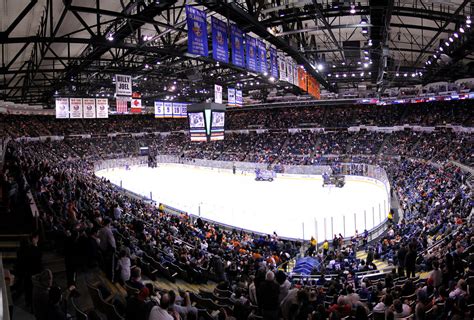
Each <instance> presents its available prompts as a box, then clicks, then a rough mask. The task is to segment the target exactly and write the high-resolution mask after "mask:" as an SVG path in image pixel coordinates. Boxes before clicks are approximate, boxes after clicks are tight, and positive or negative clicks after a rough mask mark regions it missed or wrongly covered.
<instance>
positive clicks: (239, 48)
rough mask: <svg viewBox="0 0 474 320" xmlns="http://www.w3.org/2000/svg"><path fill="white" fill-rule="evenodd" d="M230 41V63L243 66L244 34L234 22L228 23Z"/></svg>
mask: <svg viewBox="0 0 474 320" xmlns="http://www.w3.org/2000/svg"><path fill="white" fill-rule="evenodd" d="M230 41H231V44H232V63H233V64H234V65H236V66H238V67H242V68H244V67H245V60H244V59H245V57H244V34H243V33H242V31H241V30H240V29H239V28H238V27H237V26H236V25H235V24H231V25H230Z"/></svg>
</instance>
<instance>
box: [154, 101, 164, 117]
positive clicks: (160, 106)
mask: <svg viewBox="0 0 474 320" xmlns="http://www.w3.org/2000/svg"><path fill="white" fill-rule="evenodd" d="M164 117H165V108H164V103H163V101H155V118H164Z"/></svg>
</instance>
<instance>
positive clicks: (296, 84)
mask: <svg viewBox="0 0 474 320" xmlns="http://www.w3.org/2000/svg"><path fill="white" fill-rule="evenodd" d="M298 69H299V68H298V65H297V64H296V63H295V64H294V65H293V84H294V85H295V86H298Z"/></svg>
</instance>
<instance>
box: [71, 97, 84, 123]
mask: <svg viewBox="0 0 474 320" xmlns="http://www.w3.org/2000/svg"><path fill="white" fill-rule="evenodd" d="M69 117H70V118H71V119H82V98H71V99H69Z"/></svg>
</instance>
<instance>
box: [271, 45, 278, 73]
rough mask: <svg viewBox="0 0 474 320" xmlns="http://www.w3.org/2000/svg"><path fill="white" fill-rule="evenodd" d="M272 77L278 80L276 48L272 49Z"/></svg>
mask: <svg viewBox="0 0 474 320" xmlns="http://www.w3.org/2000/svg"><path fill="white" fill-rule="evenodd" d="M270 75H271V76H272V77H274V78H275V79H278V56H277V50H276V49H275V48H270Z"/></svg>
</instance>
